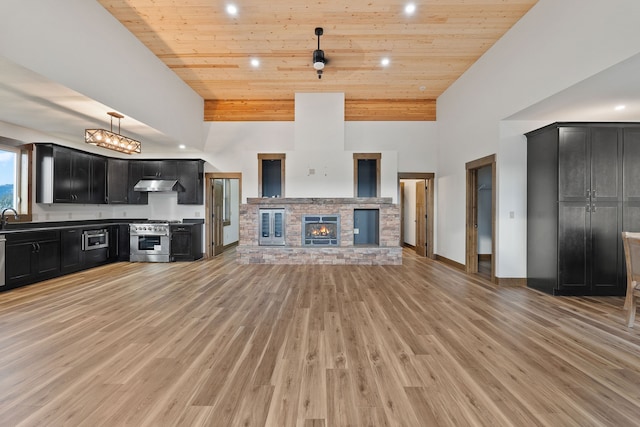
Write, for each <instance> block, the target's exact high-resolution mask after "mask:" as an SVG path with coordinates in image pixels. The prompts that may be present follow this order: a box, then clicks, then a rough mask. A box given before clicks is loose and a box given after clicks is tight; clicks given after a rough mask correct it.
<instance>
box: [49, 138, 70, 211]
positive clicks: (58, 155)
mask: <svg viewBox="0 0 640 427" xmlns="http://www.w3.org/2000/svg"><path fill="white" fill-rule="evenodd" d="M53 159H54V160H53V202H54V203H71V202H73V197H72V194H73V179H72V165H73V153H72V152H71V151H70V150H66V149H64V148H58V147H55V148H54V151H53Z"/></svg>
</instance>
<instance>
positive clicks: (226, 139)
mask: <svg viewBox="0 0 640 427" xmlns="http://www.w3.org/2000/svg"><path fill="white" fill-rule="evenodd" d="M302 95H304V96H303V97H300V96H296V102H299V101H300V100H301V99H302V100H304V101H305V102H306V101H308V100H309V99H310V100H315V101H314V102H306V103H305V104H304V105H311V106H312V107H309V108H310V110H309V111H306V110H302V111H304V114H302V113H301V109H300V108H297V109H296V120H298V118H299V117H300V116H302V117H305V119H304V120H303V121H302V122H300V123H298V122H297V121H296V122H242V123H237V122H206V123H205V124H204V128H205V131H204V133H205V135H206V141H205V145H204V146H205V152H204V155H203V158H204V159H206V160H207V161H208V162H209V163H210V164H211V170H208V171H212V172H213V171H215V172H241V173H242V196H243V201H244V200H246V198H252V197H257V196H258V153H285V154H286V160H285V196H286V197H353V153H357V152H360V153H363V152H364V153H381V154H382V161H381V196H382V197H391V198H392V199H393V201H394V202H397V200H398V172H399V171H400V172H436V165H437V140H436V135H437V130H436V124H435V122H343V129H344V138H343V141H344V142H343V144H336V143H335V141H337V140H340V138H339V137H336V136H333V137H332V138H330V139H331V141H330V142H328V143H327V144H321V140H314V141H315V142H314V143H313V144H312V143H310V141H312V140H313V138H312V139H306V138H307V135H310V134H317V133H318V132H319V131H318V129H322V126H317V122H314V120H311V119H307V118H308V117H317V116H319V115H321V114H322V113H321V111H317V110H316V108H315V107H316V106H317V105H322V106H323V108H321V109H320V110H327V109H328V107H327V105H326V104H324V103H322V102H317V101H318V100H324V98H323V97H324V96H326V97H327V99H328V102H329V104H330V105H334V104H335V103H336V102H340V103H341V102H343V100H344V98H343V97H342V96H336V94H312V95H313V96H311V97H309V95H310V94H302ZM338 95H342V94H338ZM298 107H300V105H299V106H298ZM338 110H339V108H338ZM332 111H333V110H332ZM342 111H343V110H342ZM330 116H331V117H329V118H328V119H327V120H324V121H323V123H324V125H323V126H330V127H333V128H334V130H332V131H331V132H329V133H328V134H331V135H335V133H336V132H335V129H338V128H340V129H342V128H341V127H340V124H339V123H338V124H336V123H335V122H336V121H337V120H339V119H338V118H337V116H336V115H335V114H333V113H332V114H331V115H330ZM297 138H301V139H303V140H304V141H297V140H296V139H297ZM318 145H321V146H322V148H323V150H320V149H319V148H318V147H317V146H318ZM312 172H313V173H312Z"/></svg>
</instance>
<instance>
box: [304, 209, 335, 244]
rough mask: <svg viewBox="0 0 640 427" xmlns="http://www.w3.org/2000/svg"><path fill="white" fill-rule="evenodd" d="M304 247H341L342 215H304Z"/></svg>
mask: <svg viewBox="0 0 640 427" xmlns="http://www.w3.org/2000/svg"><path fill="white" fill-rule="evenodd" d="M302 227H303V230H302V235H303V237H302V246H318V245H321V246H339V245H340V215H303V216H302Z"/></svg>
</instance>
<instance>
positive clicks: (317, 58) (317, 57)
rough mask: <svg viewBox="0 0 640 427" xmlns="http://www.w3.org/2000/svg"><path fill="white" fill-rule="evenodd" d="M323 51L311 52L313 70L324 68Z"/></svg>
mask: <svg viewBox="0 0 640 427" xmlns="http://www.w3.org/2000/svg"><path fill="white" fill-rule="evenodd" d="M324 63H325V60H324V51H322V50H320V49H316V50H314V51H313V68H315V69H316V70H322V69H323V68H324Z"/></svg>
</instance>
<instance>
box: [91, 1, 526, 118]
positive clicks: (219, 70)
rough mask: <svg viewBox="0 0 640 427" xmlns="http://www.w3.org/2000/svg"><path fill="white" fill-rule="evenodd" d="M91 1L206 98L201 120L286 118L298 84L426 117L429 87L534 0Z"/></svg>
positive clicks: (463, 66)
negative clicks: (316, 61) (316, 55)
mask: <svg viewBox="0 0 640 427" xmlns="http://www.w3.org/2000/svg"><path fill="white" fill-rule="evenodd" d="M231 1H235V3H233V5H234V6H235V7H236V9H237V13H236V14H235V15H234V14H229V13H228V12H227V6H228V5H229V4H231ZM99 2H100V3H101V4H102V5H103V6H104V7H105V8H106V9H107V10H108V11H109V12H110V13H111V14H112V15H113V16H114V17H116V18H117V19H118V20H119V21H120V22H121V23H122V24H123V25H125V26H126V27H127V28H128V29H129V31H131V32H132V33H133V34H134V35H135V36H136V37H137V38H138V39H139V40H140V41H141V42H142V43H144V44H145V45H146V46H147V47H148V48H149V49H150V50H151V51H152V52H153V53H154V54H155V55H156V56H157V57H158V58H160V59H161V60H162V61H163V62H164V63H165V64H166V65H167V66H168V67H169V68H170V69H171V70H173V71H174V72H175V73H176V74H177V75H178V76H179V77H180V78H182V80H184V81H185V82H186V83H187V84H188V85H189V86H190V87H192V88H193V89H194V90H195V91H196V92H197V93H198V94H200V95H201V96H202V97H203V98H204V99H205V101H206V103H205V117H206V118H207V119H208V120H287V119H289V120H290V119H292V115H293V99H294V94H295V93H296V92H344V93H345V99H346V105H345V114H346V115H347V119H349V118H350V117H351V118H352V119H354V120H356V119H357V120H367V119H374V120H375V119H378V120H396V119H398V120H399V119H405V120H435V100H436V98H437V97H438V96H439V95H440V94H441V93H443V92H444V91H445V90H446V89H447V88H448V87H449V86H450V85H451V84H452V83H453V82H454V81H455V80H456V79H457V78H458V77H460V75H462V74H463V73H464V72H465V71H466V70H467V69H468V68H469V67H470V66H471V65H472V64H473V63H474V62H475V61H477V60H478V58H479V57H480V56H481V55H482V54H483V53H484V52H486V51H487V50H488V49H489V48H490V47H491V46H492V45H493V44H494V43H495V42H496V41H497V40H498V39H499V38H500V37H502V35H503V34H504V33H505V32H506V31H507V30H509V29H510V28H511V27H512V26H513V25H514V24H515V23H516V22H517V21H518V20H519V19H520V18H521V17H522V16H523V15H524V14H525V13H526V12H527V11H528V10H529V9H530V8H531V7H532V6H533V5H534V4H535V3H536V0H428V1H419V0H418V1H415V2H414V5H415V11H414V12H413V13H412V14H410V13H407V12H406V11H405V7H406V6H407V4H408V2H409V0H407V1H404V0H402V1H401V0H384V1H376V0H350V1H348V2H347V1H336V0H315V1H309V2H295V1H291V0H269V1H255V0H254V1H249V0H230V2H229V3H224V2H222V1H212V0H99ZM316 27H323V29H324V34H323V35H322V37H321V38H320V47H321V49H322V50H323V51H324V53H325V56H326V58H327V59H328V63H327V65H326V67H325V69H324V72H323V75H322V79H318V77H317V74H316V71H315V70H314V68H313V65H312V54H313V51H314V50H315V49H317V47H318V39H317V37H316V35H315V34H314V29H315V28H316ZM383 58H387V59H388V60H389V64H388V65H386V66H385V65H382V63H381V61H382V59H383ZM253 59H256V60H258V61H259V65H258V66H253V65H252V63H251V60H253Z"/></svg>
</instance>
